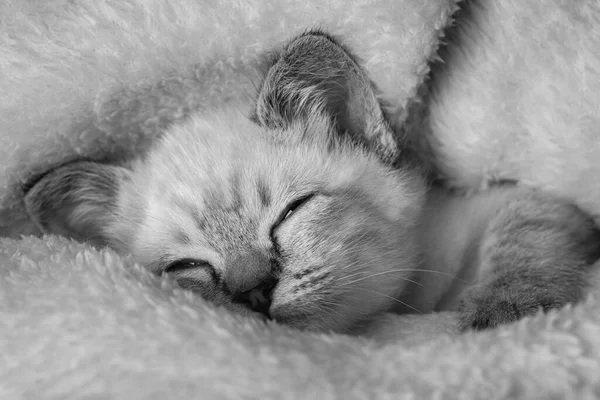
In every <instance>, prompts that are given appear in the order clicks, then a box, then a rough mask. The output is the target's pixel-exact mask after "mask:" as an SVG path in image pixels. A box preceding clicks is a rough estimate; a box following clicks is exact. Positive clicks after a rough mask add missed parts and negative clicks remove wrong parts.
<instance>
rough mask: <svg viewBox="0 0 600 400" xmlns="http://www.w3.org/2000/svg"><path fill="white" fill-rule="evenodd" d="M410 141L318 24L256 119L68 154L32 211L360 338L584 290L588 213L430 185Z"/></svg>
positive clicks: (277, 72)
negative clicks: (440, 315) (107, 156)
mask: <svg viewBox="0 0 600 400" xmlns="http://www.w3.org/2000/svg"><path fill="white" fill-rule="evenodd" d="M397 142H398V141H397V140H396V138H395V136H394V132H393V131H392V129H391V128H390V125H389V123H388V122H387V120H386V118H385V115H384V112H383V111H382V108H381V106H380V104H379V102H378V100H377V97H376V94H375V91H374V88H373V85H372V84H371V82H370V80H369V78H368V76H367V74H366V73H365V71H363V69H362V68H361V67H360V66H359V64H358V63H357V61H356V60H355V58H354V57H353V56H352V55H351V54H350V53H349V52H348V50H347V49H345V48H344V47H343V46H341V45H340V44H339V43H338V42H337V41H336V40H334V39H333V38H332V37H330V36H328V35H326V34H324V33H322V32H309V33H306V34H303V35H301V36H299V37H297V38H295V39H294V40H292V41H291V42H290V43H289V44H288V45H287V46H286V47H285V48H284V49H283V50H282V51H281V52H280V53H279V55H278V57H276V58H275V59H274V60H273V62H272V64H271V66H270V69H269V70H268V73H267V75H266V78H265V80H264V82H263V83H262V86H261V87H260V90H259V93H258V96H257V99H256V102H255V105H254V110H253V112H252V115H251V116H250V117H247V116H246V113H244V112H242V111H240V110H239V109H235V108H233V107H232V108H231V109H228V110H223V111H221V112H216V113H213V114H211V115H200V114H198V115H194V116H192V117H190V118H189V119H188V120H186V121H185V122H182V123H178V124H175V125H173V126H172V127H170V128H169V129H168V130H167V132H165V134H164V136H163V137H162V138H161V139H160V140H159V141H158V142H157V143H156V145H155V146H154V147H153V149H152V150H151V151H150V152H149V153H148V154H147V155H145V156H143V157H142V158H140V159H139V160H136V161H134V162H132V164H131V165H127V166H123V165H108V164H101V163H95V162H89V161H81V162H75V163H70V164H66V165H64V166H61V167H59V168H56V169H55V170H53V171H50V172H49V173H48V174H46V175H45V176H43V177H42V178H41V179H40V180H39V181H38V182H36V183H35V184H34V185H33V187H32V188H31V189H30V190H29V191H28V192H27V194H26V196H25V204H26V207H27V210H28V212H29V213H30V215H31V217H32V218H33V219H34V220H35V221H36V222H37V224H38V225H39V227H40V229H41V230H42V231H43V232H47V233H56V234H61V235H66V236H70V237H74V238H76V239H78V240H87V241H89V242H91V243H93V244H95V245H97V246H104V245H108V246H111V247H113V248H114V249H116V250H118V251H120V252H123V253H131V254H133V255H134V256H135V257H136V258H137V260H138V261H139V262H140V263H143V264H144V265H146V266H147V267H148V268H149V269H151V270H152V271H155V272H156V273H159V274H160V273H167V274H169V275H171V276H172V277H173V278H174V279H176V280H177V282H178V283H179V285H181V286H182V287H184V288H188V289H191V290H193V291H196V292H198V293H199V294H201V295H202V296H203V297H205V298H206V299H208V300H211V301H213V302H215V303H217V304H221V305H224V306H225V307H228V308H230V309H232V310H235V311H238V312H243V313H248V314H254V315H261V316H266V317H268V318H271V319H274V320H275V321H278V322H282V323H286V324H289V325H292V326H294V327H298V328H304V329H310V330H316V331H338V332H352V331H353V330H354V329H356V328H357V327H360V326H361V324H362V323H364V322H365V321H368V320H369V319H370V318H373V317H374V316H376V315H378V314H380V313H382V312H385V311H387V310H390V309H392V308H394V307H395V306H396V305H397V304H399V303H404V304H406V307H408V308H409V309H413V310H414V309H417V310H418V311H420V312H427V311H431V310H436V309H448V308H450V309H452V308H456V307H459V308H460V309H461V324H462V327H463V328H468V327H474V328H484V327H489V326H495V325H497V324H498V323H503V322H509V321H513V320H516V319H518V318H520V317H522V316H524V315H527V314H531V313H533V312H535V311H536V310H537V309H538V308H539V307H542V308H544V309H548V308H553V307H560V306H562V305H564V304H566V303H569V302H573V301H576V300H578V299H579V298H581V296H582V293H583V291H584V289H585V287H586V279H587V276H586V274H587V273H588V269H589V268H588V267H589V265H590V264H591V263H592V262H593V261H594V260H595V259H596V258H598V256H600V254H599V253H598V250H599V248H600V235H599V234H598V231H597V230H596V229H595V227H594V225H593V223H592V222H591V220H590V219H589V218H588V217H587V216H586V215H585V214H583V213H582V212H581V211H579V210H578V209H577V208H576V207H575V206H573V205H572V204H570V203H568V202H565V201H562V200H560V199H554V198H552V197H550V196H548V195H545V194H541V193H538V192H534V191H527V190H523V189H518V188H509V189H502V188H499V189H495V190H493V191H489V192H487V193H483V194H479V195H475V196H471V197H465V198H462V197H456V196H452V195H451V194H449V193H447V192H445V191H444V190H443V189H437V188H429V187H428V184H427V181H426V178H425V175H424V173H423V171H422V169H421V168H420V167H419V166H418V165H416V164H415V163H413V162H411V161H410V157H407V156H406V152H405V151H402V152H401V151H400V150H399V148H398V145H397ZM466 288H469V289H467V290H466V291H465V289H466ZM463 292H464V293H465V294H461V293H463ZM460 298H462V303H460V304H459V302H458V299H460Z"/></svg>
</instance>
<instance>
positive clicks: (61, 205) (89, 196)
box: [24, 161, 130, 246]
mask: <svg viewBox="0 0 600 400" xmlns="http://www.w3.org/2000/svg"><path fill="white" fill-rule="evenodd" d="M129 173H130V171H129V170H128V169H126V168H124V167H119V166H115V165H108V164H100V163H95V162H89V161H82V162H75V163H69V164H66V165H63V166H61V167H58V168H56V169H55V170H52V171H50V172H49V173H47V174H46V175H44V176H43V177H42V178H41V179H39V180H38V181H37V182H35V183H34V184H33V186H31V187H30V188H29V190H28V191H27V193H26V194H25V197H24V201H25V208H26V209H27V212H28V213H29V215H30V217H31V218H32V219H33V221H34V222H36V223H37V225H38V226H39V227H40V229H41V230H42V231H43V232H44V233H54V234H58V235H62V236H67V237H72V238H74V239H77V240H80V241H89V242H91V243H92V244H94V245H97V246H104V245H107V244H108V237H107V236H106V233H105V228H106V227H107V225H108V224H109V223H110V221H111V219H112V218H113V217H114V215H115V213H116V209H117V196H118V192H119V186H120V183H121V182H122V181H123V180H124V179H127V177H128V175H129Z"/></svg>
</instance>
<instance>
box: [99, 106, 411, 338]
mask: <svg viewBox="0 0 600 400" xmlns="http://www.w3.org/2000/svg"><path fill="white" fill-rule="evenodd" d="M292 129H297V128H292ZM311 129H314V130H315V131H314V132H313V134H314V135H311V136H312V137H313V138H317V139H313V140H310V141H305V142H304V143H299V142H298V141H297V140H292V141H290V142H285V141H274V140H272V139H271V137H272V133H271V132H267V131H265V130H264V129H262V128H260V127H259V126H257V125H255V124H253V123H252V122H250V121H249V120H248V119H247V118H246V117H245V116H243V114H241V113H235V112H234V111H230V112H227V113H222V114H217V115H214V116H212V117H211V118H209V119H200V118H199V117H195V118H192V119H191V120H190V121H188V122H187V123H186V124H184V125H181V126H177V127H174V128H173V129H172V130H171V131H170V132H168V133H167V134H166V135H165V137H164V138H163V139H162V140H161V141H160V142H159V143H158V145H157V146H156V147H155V148H154V150H153V151H152V152H151V153H150V154H149V156H148V157H147V158H146V159H145V160H143V161H140V162H139V163H138V164H137V165H136V166H135V167H134V169H133V172H132V173H131V175H130V177H129V179H127V180H124V181H123V182H122V184H121V186H120V190H119V193H120V195H119V206H118V208H117V209H118V212H117V213H116V216H115V218H114V219H113V221H112V222H111V223H110V224H108V225H107V227H106V233H105V234H106V236H107V237H109V238H111V241H112V245H113V246H115V247H118V248H119V249H120V250H121V251H123V252H127V253H132V254H134V255H135V256H136V258H137V259H139V260H140V261H141V262H142V263H144V264H146V265H148V266H150V267H151V268H152V269H153V270H154V271H156V272H162V271H165V270H166V268H167V267H168V266H169V265H170V264H172V263H173V262H175V261H177V260H181V259H192V260H202V261H205V262H206V263H207V264H210V267H208V266H207V265H202V266H200V267H197V268H194V267H192V268H186V269H184V270H182V271H178V272H174V273H173V275H174V277H175V278H176V279H178V281H179V282H180V284H181V285H182V286H184V287H189V288H191V289H192V290H197V291H199V292H200V293H201V294H203V295H204V296H205V297H207V298H209V299H211V300H213V301H216V302H219V303H221V304H225V305H228V306H232V307H238V308H239V303H240V301H238V298H236V296H239V295H240V294H241V293H244V292H248V291H250V290H252V289H254V288H255V287H257V286H259V285H260V284H261V283H263V282H265V281H270V282H272V283H273V284H274V288H273V291H272V293H271V294H270V295H271V298H272V304H271V305H270V307H269V314H270V316H271V317H272V318H274V319H276V320H279V321H284V322H286V323H288V324H292V325H294V326H298V327H305V328H312V329H317V330H329V329H336V330H344V329H346V328H349V327H350V326H351V325H352V324H353V323H355V322H357V321H359V320H361V319H363V318H364V317H366V316H367V315H370V314H372V313H373V312H376V311H380V310H381V309H383V308H386V307H388V306H389V303H390V298H389V297H388V296H391V297H395V296H396V295H398V293H399V291H401V290H402V287H403V282H404V279H405V278H406V277H407V276H408V274H409V273H410V271H409V272H404V273H402V272H401V271H400V270H401V269H402V268H408V269H411V268H413V267H414V265H413V263H415V262H416V257H415V256H416V254H415V247H414V244H413V237H415V235H414V231H413V230H414V229H415V223H416V221H415V219H416V216H417V215H418V212H419V208H418V207H419V205H420V198H421V196H422V185H421V183H420V180H419V179H418V177H416V176H413V175H411V174H402V173H399V172H397V171H392V170H390V169H389V168H386V167H384V166H383V165H382V164H381V163H380V162H379V161H378V160H377V159H376V158H375V157H373V156H370V155H368V154H366V153H365V152H363V151H361V150H360V149H359V148H357V147H356V146H352V145H346V146H341V147H340V148H338V149H336V150H335V151H327V150H326V149H324V148H323V146H322V145H321V141H320V140H319V139H318V136H319V135H320V134H323V133H325V134H329V132H328V130H329V126H328V125H327V123H326V121H322V123H315V124H314V125H313V127H311ZM299 134H300V133H295V132H286V134H285V135H282V137H290V136H291V137H297V136H298V135H299ZM294 206H297V207H296V208H293V209H292V208H291V207H294ZM288 213H289V215H288ZM132 216H135V217H134V218H132ZM236 302H237V303H238V304H237V305H236V304H235V303H236ZM250 308H251V307H250Z"/></svg>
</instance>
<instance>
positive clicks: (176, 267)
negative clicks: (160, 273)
mask: <svg viewBox="0 0 600 400" xmlns="http://www.w3.org/2000/svg"><path fill="white" fill-rule="evenodd" d="M196 268H206V269H207V270H208V271H210V272H211V273H214V268H213V266H212V265H210V263H208V262H207V261H204V260H195V259H193V258H183V259H180V260H177V261H174V262H172V263H171V264H169V265H168V266H167V268H165V272H166V273H168V274H171V273H177V272H183V271H187V270H189V269H196Z"/></svg>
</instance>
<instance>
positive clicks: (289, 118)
mask: <svg viewBox="0 0 600 400" xmlns="http://www.w3.org/2000/svg"><path fill="white" fill-rule="evenodd" d="M318 113H325V114H326V115H327V116H328V117H329V118H332V119H333V121H334V123H335V127H336V128H337V129H336V130H337V132H338V133H339V134H341V135H350V137H351V138H352V139H354V140H355V141H358V142H362V143H364V144H366V145H367V147H368V148H369V149H371V150H374V151H376V152H377V153H378V154H379V156H380V157H381V158H382V159H383V160H384V161H386V162H394V161H395V160H397V159H398V156H399V150H398V146H397V142H396V138H395V135H394V132H393V130H392V129H391V127H390V124H389V123H388V121H387V119H386V117H385V115H384V112H383V110H382V108H381V105H380V103H379V101H378V99H377V96H376V94H375V88H374V85H373V83H372V82H371V81H370V79H369V77H368V75H367V73H366V72H365V71H364V70H363V69H362V68H361V67H360V65H359V64H358V62H357V61H356V60H355V58H354V57H353V56H352V55H351V54H350V53H349V52H348V50H346V49H345V48H344V47H343V46H341V45H340V44H338V43H337V42H336V40H335V39H333V38H332V37H331V36H329V35H327V34H324V33H321V32H314V31H313V32H308V33H306V34H303V35H301V36H298V37H297V38H295V39H294V40H292V41H291V42H290V43H289V44H288V45H287V46H286V47H285V48H284V49H283V51H282V52H281V53H280V54H279V55H278V57H277V58H276V59H275V61H274V63H273V64H272V66H271V67H270V69H269V70H268V72H267V75H266V78H265V80H264V82H263V84H262V87H261V88H260V91H259V94H258V98H257V102H256V109H255V115H254V119H255V121H256V122H258V123H259V124H260V125H262V126H265V127H268V128H272V129H285V128H287V127H289V126H290V125H291V124H292V123H297V122H298V121H302V122H303V123H309V122H310V120H311V116H314V115H316V114H318Z"/></svg>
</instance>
